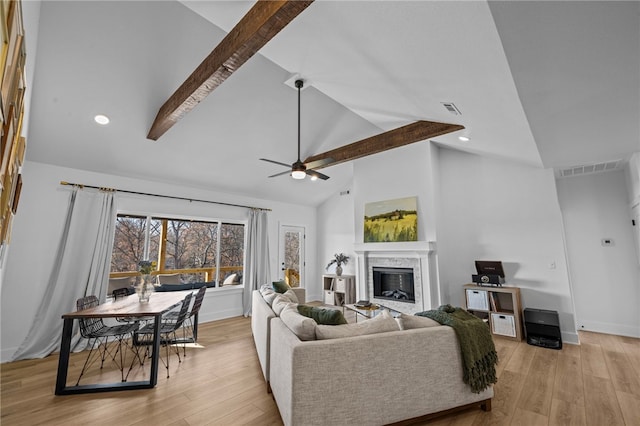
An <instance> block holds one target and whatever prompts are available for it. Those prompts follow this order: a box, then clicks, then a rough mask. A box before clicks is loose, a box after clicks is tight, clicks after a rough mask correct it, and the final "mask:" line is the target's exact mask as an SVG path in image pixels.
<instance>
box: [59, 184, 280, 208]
mask: <svg viewBox="0 0 640 426" xmlns="http://www.w3.org/2000/svg"><path fill="white" fill-rule="evenodd" d="M60 185H69V186H77V187H79V188H93V189H99V190H101V191H114V192H124V193H126V194H135V195H146V196H149V197H162V198H171V199H173V200H183V201H197V202H199V203H209V204H219V205H221V206H231V207H242V208H245V209H256V210H264V211H268V212H270V211H271V209H266V208H263V207H252V206H243V205H242V204H232V203H223V202H220V201H209V200H198V199H195V198H185V197H175V196H173V195H160V194H150V193H147V192H137V191H127V190H126V189H116V188H107V187H104V186H92V185H84V184H82V183H71V182H65V181H60Z"/></svg>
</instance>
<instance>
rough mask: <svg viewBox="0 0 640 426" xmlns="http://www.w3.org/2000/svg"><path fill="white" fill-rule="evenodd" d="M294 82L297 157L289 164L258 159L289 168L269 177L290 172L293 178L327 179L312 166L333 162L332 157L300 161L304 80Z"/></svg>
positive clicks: (327, 177)
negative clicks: (301, 102)
mask: <svg viewBox="0 0 640 426" xmlns="http://www.w3.org/2000/svg"><path fill="white" fill-rule="evenodd" d="M295 84H296V88H297V89H298V159H297V160H296V161H295V162H294V163H293V164H291V165H289V164H286V163H281V162H280V161H274V160H269V159H267V158H261V159H260V160H262V161H267V162H269V163H274V164H278V165H281V166H285V167H287V168H290V169H291V170H288V171H286V172H281V173H276V174H275V175H271V176H269V177H270V178H271V177H276V176H282V175H286V174H288V173H289V174H291V177H292V178H294V179H304V178H305V176H307V175H309V176H310V177H311V180H316V179H322V180H327V179H329V176H327V175H325V174H322V173H320V172H318V171H316V170H314V168H317V167H322V166H325V165H327V164H329V163H331V162H333V158H329V157H327V158H323V159H320V160H317V161H305V162H304V163H303V162H302V161H300V90H301V89H302V86H303V85H304V82H303V81H302V80H296V81H295Z"/></svg>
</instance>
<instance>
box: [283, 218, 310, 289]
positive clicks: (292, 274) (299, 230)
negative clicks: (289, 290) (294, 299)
mask: <svg viewBox="0 0 640 426" xmlns="http://www.w3.org/2000/svg"><path fill="white" fill-rule="evenodd" d="M304 239H305V229H304V227H303V226H291V225H280V239H279V244H278V247H279V248H278V251H279V256H278V259H279V260H278V266H279V269H280V270H279V271H278V277H279V278H281V279H284V280H285V281H286V282H287V284H289V285H290V286H291V287H304Z"/></svg>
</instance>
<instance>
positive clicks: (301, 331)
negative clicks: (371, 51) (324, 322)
mask: <svg viewBox="0 0 640 426" xmlns="http://www.w3.org/2000/svg"><path fill="white" fill-rule="evenodd" d="M297 306H298V305H297V304H295V303H288V304H287V305H286V306H285V307H284V309H282V312H280V319H281V320H282V322H283V323H284V325H286V326H287V328H289V330H291V332H293V334H295V335H296V336H298V339H300V340H315V339H316V327H317V324H316V322H315V321H314V320H313V319H311V318H309V317H305V316H304V315H300V313H299V312H298V308H297Z"/></svg>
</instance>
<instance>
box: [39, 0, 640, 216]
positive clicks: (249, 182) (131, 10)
mask: <svg viewBox="0 0 640 426" xmlns="http://www.w3.org/2000/svg"><path fill="white" fill-rule="evenodd" d="M252 5H253V2H245V1H233V2H231V1H229V2H225V1H182V2H176V1H128V2H117V1H83V2H76V1H70V2H59V1H46V2H42V3H41V9H40V21H39V26H38V31H37V34H38V43H37V49H36V51H35V53H34V52H28V61H29V63H30V64H31V65H30V66H32V67H33V66H35V73H34V81H33V84H32V90H33V91H32V93H33V95H32V99H31V107H30V109H31V112H30V119H29V134H28V149H27V159H28V160H32V161H38V162H44V163H50V164H56V165H60V166H65V167H73V168H79V169H86V170H91V171H97V172H103V173H110V174H116V175H122V176H128V177H134V178H144V179H149V180H155V181H159V182H169V183H179V184H183V185H187V186H193V187H198V188H205V189H214V190H219V191H226V192H230V193H237V194H244V195H247V196H251V197H256V198H264V199H274V200H282V201H289V202H299V203H304V204H309V205H317V204H319V203H321V202H322V201H323V200H325V199H326V198H327V197H329V196H330V195H332V194H335V193H337V192H339V191H341V190H343V189H346V188H348V185H349V184H350V182H351V175H352V171H353V165H352V163H350V162H348V163H344V164H340V165H336V166H333V167H328V168H326V169H323V173H326V174H327V175H329V176H330V177H331V179H329V180H328V181H317V182H311V181H309V180H304V181H294V180H293V179H291V178H289V177H288V176H280V177H277V178H267V176H269V175H272V174H275V173H278V172H281V171H283V168H282V167H280V166H277V165H274V164H270V163H266V162H262V161H259V160H258V159H259V158H270V159H274V160H278V161H281V162H284V163H292V162H294V161H295V160H296V142H297V127H296V126H297V124H296V119H297V93H296V91H295V89H294V88H293V83H292V76H294V75H300V76H301V77H302V78H304V79H305V80H306V81H307V82H306V84H305V86H307V87H306V88H305V89H304V90H303V91H302V93H301V98H302V113H301V117H302V121H301V125H302V131H301V145H302V149H301V151H302V152H301V154H302V157H303V158H306V157H308V156H311V155H313V154H317V153H320V152H324V151H328V150H331V149H333V148H336V147H339V146H342V145H345V144H347V143H350V142H354V141H357V140H360V139H363V138H366V137H369V136H372V135H375V134H378V133H381V132H382V131H386V130H389V129H393V128H395V127H399V126H401V125H405V124H408V123H410V122H413V121H416V120H431V121H441V122H449V123H454V124H461V125H463V126H464V127H465V129H464V130H462V131H458V132H454V133H451V134H449V135H444V136H439V137H436V138H434V139H433V141H434V142H436V143H438V144H440V145H441V146H445V147H448V148H451V149H458V150H463V151H467V152H472V153H477V154H481V155H488V156H492V157H496V158H502V159H505V160H509V161H516V162H519V163H522V164H527V165H530V166H532V167H554V168H558V167H566V166H572V165H577V164H585V163H592V162H601V161H610V160H616V159H624V158H626V157H628V156H629V155H630V154H631V153H632V152H635V151H640V129H639V127H640V125H639V119H638V117H640V3H638V2H609V1H603V2H591V1H587V2H546V1H541V2H524V1H514V2H502V1H499V2H490V3H487V2H483V1H472V2H469V1H464V2H457V1H441V2H440V1H424V2H419V1H410V2H403V1H371V2H368V1H343V2H337V1H322V0H317V1H315V2H314V3H313V4H311V5H310V6H309V7H308V8H307V9H306V10H305V11H303V12H302V13H301V14H300V15H299V16H298V17H297V18H295V19H294V20H293V21H292V22H291V23H290V24H289V25H287V26H286V27H285V28H284V29H283V30H282V31H281V32H280V33H278V34H277V35H276V36H275V38H273V39H272V40H271V41H270V42H268V43H267V44H266V45H265V46H264V47H263V48H262V49H261V50H260V51H259V54H257V55H255V56H253V57H252V58H251V59H249V60H248V61H247V62H246V63H245V64H244V65H242V66H241V67H240V68H239V69H238V70H237V71H236V72H234V73H233V74H232V75H231V76H230V77H229V78H227V80H226V81H224V82H223V83H222V84H221V85H220V86H219V87H218V88H216V89H215V90H214V91H213V92H212V93H211V94H210V95H209V96H208V97H206V98H205V99H204V100H203V101H202V102H201V103H200V104H198V105H197V106H196V107H195V108H194V109H193V110H192V111H191V112H189V113H188V114H186V115H185V116H184V118H182V119H181V120H180V121H179V122H178V123H176V124H175V125H174V126H173V127H172V128H170V129H169V130H168V131H167V132H166V133H165V134H164V135H163V136H161V137H160V138H158V140H157V141H153V140H150V139H147V133H148V132H149V129H150V127H151V124H152V123H153V120H154V118H155V116H156V113H157V112H158V109H159V108H160V106H161V105H162V104H163V103H164V102H165V101H166V100H167V99H168V98H169V96H171V94H172V93H173V92H174V91H175V90H176V89H177V88H178V87H179V86H180V84H182V82H183V81H184V80H185V79H186V78H187V76H189V74H190V73H191V72H192V71H193V70H194V69H195V68H196V66H197V65H198V64H200V62H201V61H202V60H203V59H204V58H205V57H206V56H207V55H208V54H209V53H210V52H211V51H212V50H213V48H215V46H216V45H217V44H218V43H219V42H220V41H221V40H222V39H223V37H224V36H225V34H226V33H227V32H228V31H229V30H231V29H232V28H233V27H234V26H235V25H236V23H237V22H238V21H239V20H240V19H241V18H242V16H244V14H245V13H246V12H247V11H248V10H249V9H250V8H251V6H252ZM27 37H29V28H28V27H27ZM309 86H310V87H309ZM451 102H452V103H454V104H455V105H456V107H457V108H458V109H459V110H460V112H461V115H452V114H451V113H450V112H449V111H448V110H447V109H446V108H445V107H444V105H443V103H451ZM96 114H106V115H108V116H109V117H110V118H111V123H110V124H109V125H108V126H99V125H97V124H95V123H94V121H93V116H94V115H96ZM460 135H465V136H468V137H470V138H471V140H470V141H469V142H461V141H460V140H459V139H458V136H460ZM375 155H385V154H384V153H380V154H375ZM356 161H360V160H356ZM85 183H94V184H103V183H102V182H85Z"/></svg>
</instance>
